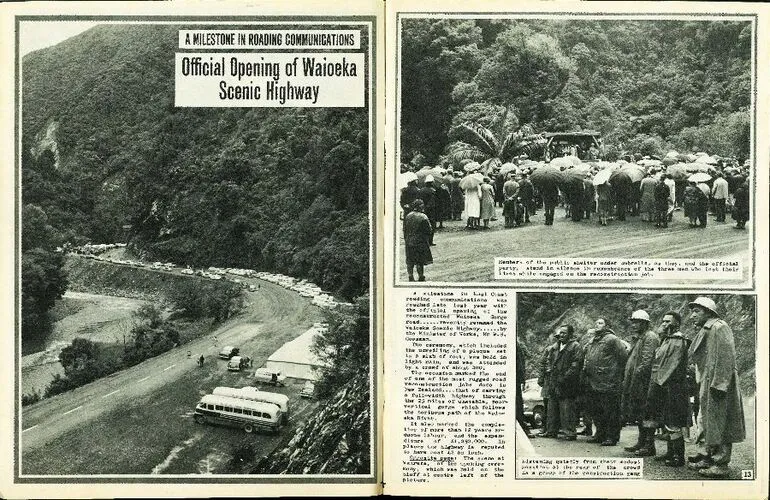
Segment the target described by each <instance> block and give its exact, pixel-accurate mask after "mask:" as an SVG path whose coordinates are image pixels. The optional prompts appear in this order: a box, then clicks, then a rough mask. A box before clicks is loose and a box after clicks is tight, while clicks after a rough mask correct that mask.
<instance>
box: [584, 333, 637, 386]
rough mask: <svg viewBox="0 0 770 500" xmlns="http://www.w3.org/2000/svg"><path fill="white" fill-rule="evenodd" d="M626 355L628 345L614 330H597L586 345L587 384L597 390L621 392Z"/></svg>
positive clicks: (585, 376) (585, 371)
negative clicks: (624, 343)
mask: <svg viewBox="0 0 770 500" xmlns="http://www.w3.org/2000/svg"><path fill="white" fill-rule="evenodd" d="M626 357H627V353H626V346H625V345H623V342H621V341H620V339H619V338H618V337H616V336H615V333H614V332H613V331H612V330H609V329H608V330H602V331H599V332H596V333H595V334H594V337H593V338H592V339H591V340H590V341H589V342H588V343H587V344H586V347H585V358H584V361H583V377H584V379H585V382H586V385H587V386H588V387H590V388H591V389H593V390H594V391H596V392H613V393H620V392H621V390H622V389H623V367H624V366H625V365H626Z"/></svg>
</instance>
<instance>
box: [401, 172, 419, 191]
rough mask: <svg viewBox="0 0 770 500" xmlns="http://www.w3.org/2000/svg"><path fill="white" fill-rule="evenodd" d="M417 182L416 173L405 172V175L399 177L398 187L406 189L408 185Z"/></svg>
mask: <svg viewBox="0 0 770 500" xmlns="http://www.w3.org/2000/svg"><path fill="white" fill-rule="evenodd" d="M416 180H417V174H415V173H414V172H404V173H403V174H399V176H398V187H399V189H402V188H405V187H406V185H407V184H409V183H410V182H412V181H416Z"/></svg>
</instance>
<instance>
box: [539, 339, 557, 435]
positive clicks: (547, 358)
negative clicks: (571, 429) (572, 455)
mask: <svg viewBox="0 0 770 500" xmlns="http://www.w3.org/2000/svg"><path fill="white" fill-rule="evenodd" d="M549 341H550V339H549ZM558 346H559V344H558V342H557V343H553V344H550V343H549V344H548V345H547V346H546V348H545V349H544V350H543V354H542V356H541V357H540V373H539V374H538V377H537V383H538V385H539V386H540V397H541V398H543V406H544V407H545V416H544V417H545V418H544V419H543V430H542V432H540V434H538V436H540V437H550V438H555V437H556V436H557V435H558V433H559V420H558V413H556V414H554V415H553V416H551V408H550V406H551V404H552V403H551V398H552V396H553V384H552V382H551V381H552V378H553V360H554V353H555V352H556V349H557V348H558Z"/></svg>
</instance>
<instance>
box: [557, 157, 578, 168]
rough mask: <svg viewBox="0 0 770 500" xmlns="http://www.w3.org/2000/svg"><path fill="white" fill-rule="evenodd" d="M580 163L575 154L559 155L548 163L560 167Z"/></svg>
mask: <svg viewBox="0 0 770 500" xmlns="http://www.w3.org/2000/svg"><path fill="white" fill-rule="evenodd" d="M580 163H581V162H580V158H578V157H577V156H559V157H557V158H554V159H553V160H551V163H550V164H551V165H553V166H554V167H558V168H561V167H564V168H567V167H571V166H573V165H579V164H580Z"/></svg>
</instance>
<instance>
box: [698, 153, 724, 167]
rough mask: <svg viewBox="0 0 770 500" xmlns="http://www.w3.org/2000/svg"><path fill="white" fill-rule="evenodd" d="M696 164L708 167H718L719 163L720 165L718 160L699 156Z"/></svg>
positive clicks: (707, 156)
mask: <svg viewBox="0 0 770 500" xmlns="http://www.w3.org/2000/svg"><path fill="white" fill-rule="evenodd" d="M695 163H706V164H708V165H716V164H717V163H719V160H717V159H716V158H714V157H713V156H709V155H699V156H698V158H696V159H695Z"/></svg>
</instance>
